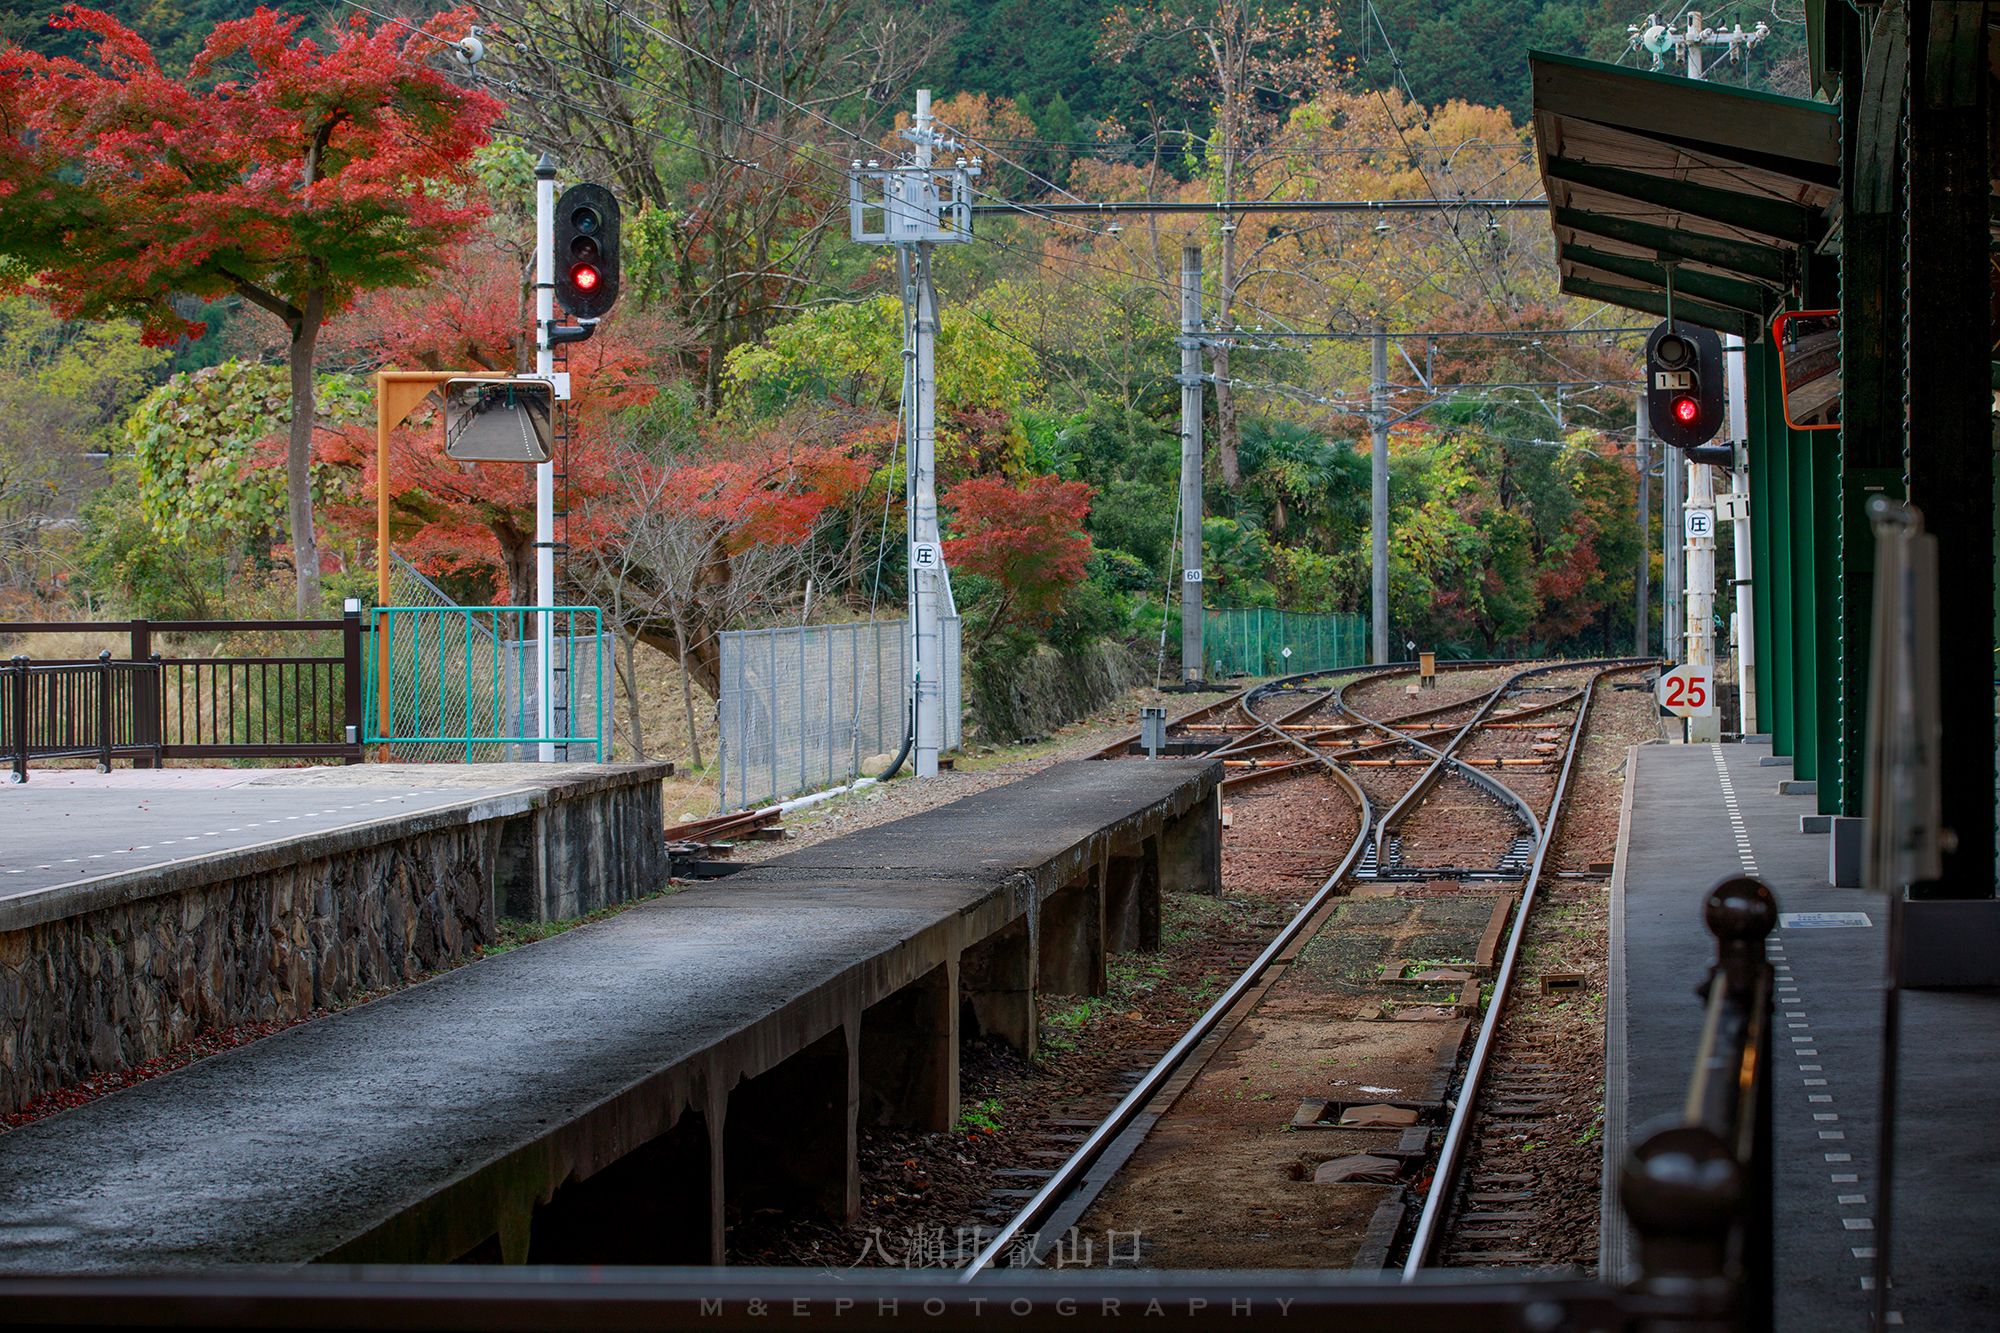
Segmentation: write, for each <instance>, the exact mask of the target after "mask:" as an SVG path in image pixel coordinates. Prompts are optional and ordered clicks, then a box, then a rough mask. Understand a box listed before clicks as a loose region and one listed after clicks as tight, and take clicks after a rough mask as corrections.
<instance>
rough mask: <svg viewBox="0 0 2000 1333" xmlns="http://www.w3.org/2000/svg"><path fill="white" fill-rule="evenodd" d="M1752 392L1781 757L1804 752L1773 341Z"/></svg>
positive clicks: (1760, 349) (1764, 677) (1787, 442)
mask: <svg viewBox="0 0 2000 1333" xmlns="http://www.w3.org/2000/svg"><path fill="white" fill-rule="evenodd" d="M1744 362H1745V366H1746V369H1747V371H1748V380H1749V386H1750V406H1751V412H1750V532H1751V545H1752V551H1751V554H1752V558H1753V559H1754V560H1755V562H1756V563H1755V565H1754V567H1753V568H1752V570H1751V574H1752V577H1753V578H1754V579H1755V588H1756V594H1757V596H1756V603H1757V605H1756V611H1757V658H1758V661H1757V669H1758V673H1759V675H1758V679H1757V698H1758V709H1759V711H1760V712H1761V713H1762V714H1763V717H1762V718H1761V720H1760V721H1759V723H1758V725H1759V726H1761V727H1762V728H1763V729H1764V730H1765V731H1767V732H1769V733H1770V734H1771V751H1772V753H1773V754H1781V755H1788V754H1793V753H1795V752H1796V748H1797V746H1796V736H1795V728H1794V727H1793V717H1794V713H1795V709H1794V701H1795V694H1794V689H1793V674H1792V632H1791V626H1792V501H1791V432H1790V431H1788V430H1787V429H1786V428H1785V401H1784V394H1783V391H1782V388H1781V387H1780V385H1779V382H1778V357H1777V351H1776V349H1775V348H1774V347H1773V346H1772V345H1771V340H1770V339H1769V338H1765V339H1762V340H1761V341H1759V342H1757V343H1754V344H1752V345H1751V346H1750V347H1749V348H1747V349H1746V354H1745V356H1744Z"/></svg>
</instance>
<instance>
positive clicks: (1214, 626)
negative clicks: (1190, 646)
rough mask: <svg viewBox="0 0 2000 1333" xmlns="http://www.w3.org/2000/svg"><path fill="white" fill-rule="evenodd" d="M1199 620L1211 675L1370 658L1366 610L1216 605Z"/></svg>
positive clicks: (1279, 672)
mask: <svg viewBox="0 0 2000 1333" xmlns="http://www.w3.org/2000/svg"><path fill="white" fill-rule="evenodd" d="M1202 626H1203V627H1202V637H1201V644H1202V652H1203V654H1204V655H1205V656H1206V657H1207V658H1208V662H1207V666H1206V671H1205V674H1206V675H1207V677H1208V679H1210V680H1220V679H1222V678H1224V677H1226V676H1234V675H1246V676H1285V675H1291V674H1294V673H1296V672H1300V671H1327V670H1331V669H1333V668H1335V667H1349V666H1361V665H1363V664H1365V663H1366V662H1367V661H1368V617H1366V616H1357V615H1349V614H1346V613H1335V614H1332V615H1320V614H1315V613H1312V612H1306V611H1277V610H1273V609H1271V608H1269V607H1262V606H1238V607H1218V608H1215V609H1212V610H1210V611H1209V612H1207V614H1206V615H1205V616H1204V618H1203V622H1202ZM1287 649H1289V650H1290V651H1289V653H1288V652H1287V651H1286V650H1287Z"/></svg>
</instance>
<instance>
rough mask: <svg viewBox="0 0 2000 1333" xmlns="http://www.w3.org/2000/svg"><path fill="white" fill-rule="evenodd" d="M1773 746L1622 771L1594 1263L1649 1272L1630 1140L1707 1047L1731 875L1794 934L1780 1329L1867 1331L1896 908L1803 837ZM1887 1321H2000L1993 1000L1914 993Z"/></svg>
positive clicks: (1786, 1009)
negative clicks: (1632, 1202) (1709, 982)
mask: <svg viewBox="0 0 2000 1333" xmlns="http://www.w3.org/2000/svg"><path fill="white" fill-rule="evenodd" d="M1770 753H1771V750H1770V747H1769V746H1768V745H1658V744H1655V745H1641V746H1635V747H1633V749H1632V751H1631V752H1630V756H1629V758H1628V767H1627V781H1626V784H1625V798H1624V809H1623V811H1622V814H1621V818H1620V825H1619V840H1618V856H1617V863H1616V870H1615V873H1614V875H1613V879H1612V888H1611V896H1612V903H1611V955H1612V956H1611V980H1610V985H1611V993H1610V995H1609V996H1608V1002H1607V1013H1606V1021H1607V1033H1606V1078H1605V1118H1606V1134H1605V1140H1606V1153H1605V1167H1606V1169H1605V1177H1604V1178H1605V1182H1606V1186H1605V1211H1604V1227H1603V1231H1602V1236H1603V1244H1602V1248H1601V1253H1600V1263H1599V1271H1600V1273H1601V1274H1602V1275H1603V1276H1605V1277H1607V1278H1611V1279H1613V1280H1618V1281H1624V1280H1628V1279H1630V1278H1631V1277H1633V1276H1634V1275H1635V1273H1636V1263H1635V1258H1634V1252H1633V1248H1632V1247H1633V1237H1632V1235H1631V1232H1630V1230H1629V1229H1628V1228H1627V1227H1626V1225H1625V1224H1624V1219H1623V1216H1622V1214H1621V1213H1620V1212H1619V1211H1618V1209H1617V1206H1616V1193H1615V1191H1616V1181H1617V1175H1618V1172H1617V1168H1618V1165H1619V1163H1620V1162H1621V1161H1622V1159H1623V1156H1624V1153H1625V1150H1626V1148H1627V1147H1628V1146H1629V1145H1630V1144H1631V1143H1632V1142H1636V1141H1637V1140H1638V1139H1639V1138H1640V1137H1642V1127H1643V1126H1644V1125H1645V1123H1646V1122H1647V1121H1649V1120H1651V1119H1653V1118H1654V1117H1657V1116H1669V1115H1676V1114H1678V1112H1679V1110H1680V1107H1681V1103H1682V1101H1683V1099H1684V1097H1685V1095H1686V1088H1687V1083H1688V1077H1689V1074H1690V1072H1691V1070H1692V1068H1693V1061H1694V1054H1695V1050H1696V1047H1697V1046H1698V1045H1699V1042H1700V1035H1701V1027H1702V1015H1703V1009H1702V1003H1701V1001H1700V999H1699V998H1698V997H1697V996H1696V994H1695V989H1694V988H1695V986H1696V985H1697V983H1699V982H1700V981H1701V980H1702V979H1703V978H1704V977H1705V976H1706V974H1707V969H1708V967H1709V965H1710V964H1711V963H1712V962H1713V961H1714V957H1715V943H1714V940H1713V937H1711V936H1710V935H1709V933H1708V931H1707V929H1706V928H1705V926H1704V925H1703V921H1702V899H1703V897H1704V896H1705V895H1706V893H1707V892H1708V890H1709V889H1710V888H1711V887H1712V886H1713V885H1714V884H1715V883H1716V882H1717V881H1718V880H1720V879H1723V878H1724V877H1726V876H1730V875H1737V874H1746V873H1747V874H1753V875H1756V876H1758V877H1759V878H1761V879H1763V880H1764V881H1765V882H1766V883H1767V884H1769V885H1770V886H1771V888H1772V889H1773V891H1774V892H1775V893H1776V895H1777V899H1778V906H1779V910H1780V914H1781V915H1780V918H1779V928H1778V929H1777V930H1776V931H1774V932H1773V933H1772V935H1771V937H1770V939H1769V941H1768V944H1767V947H1768V950H1769V953H1770V956H1771V958H1772V960H1773V962H1774V964H1775V966H1776V968H1777V973H1778V980H1777V988H1778V990H1777V1009H1776V1026H1775V1028H1774V1036H1775V1040H1774V1057H1773V1072H1774V1077H1775V1079H1776V1082H1775V1084H1774V1087H1773V1093H1774V1096H1773V1116H1774V1123H1773V1138H1774V1151H1775V1162H1774V1172H1773V1175H1774V1186H1775V1190H1776V1208H1775V1215H1776V1229H1777V1234H1776V1237H1775V1264H1776V1321H1777V1323H1776V1326H1777V1328H1778V1330H1780V1333H1821V1331H1822V1330H1830V1329H1854V1330H1860V1329H1865V1328H1867V1327H1868V1326H1869V1316H1870V1309H1871V1306H1872V1302H1873V1292H1872V1281H1873V1279H1872V1273H1873V1271H1874V1258H1875V1246H1876V1237H1877V1234H1878V1219H1879V1217H1880V1213H1879V1208H1880V1204H1881V1200H1880V1198H1879V1197H1878V1193H1877V1185H1876V1181H1877V1177H1876V1172H1877V1168H1878V1166H1879V1160H1878V1158H1879V1151H1878V1142H1877V1137H1878V1134H1879V1123H1880V1122H1879V1119H1878V1115H1879V1109H1880V1096H1881V1086H1880V1085H1881V1052H1882V1027H1883V978H1884V975H1885V965H1886V961H1887V958H1886V954H1887V935H1888V916H1887V910H1886V909H1887V903H1886V901H1885V900H1884V899H1883V898H1882V896H1881V895H1879V894H1873V893H1868V892H1866V891H1863V890H1860V889H1847V888H1835V887H1833V885H1832V883H1831V882H1830V880H1829V878H1828V867H1829V849H1828V840H1829V835H1828V834H1826V833H1804V832H1801V820H1800V817H1801V816H1802V815H1811V814H1813V813H1814V803H1813V799H1812V797H1810V796H1803V795H1788V794H1780V791H1779V782H1780V780H1781V779H1784V778H1788V777H1789V776H1790V770H1789V769H1788V768H1783V767H1769V766H1764V765H1760V764H1759V762H1758V761H1759V760H1760V759H1761V758H1763V757H1765V756H1767V755H1769V754H1770ZM1902 1014H1903V1017H1902V1024H1901V1044H1900V1052H1901V1054H1900V1060H1901V1076H1900V1086H1901V1094H1900V1096H1899V1099H1898V1103H1897V1136H1896V1137H1897V1142H1896V1160H1895V1169H1894V1176H1895V1180H1894V1196H1893V1199H1892V1201H1891V1203H1892V1207H1893V1224H1892V1227H1891V1229H1890V1234H1891V1237H1892V1241H1893V1245H1892V1256H1891V1257H1892V1260H1893V1271H1894V1279H1893V1281H1894V1287H1893V1289H1892V1295H1891V1300H1890V1301H1889V1308H1890V1310H1891V1311H1892V1322H1896V1323H1900V1324H1901V1325H1902V1326H1904V1327H1909V1328H1930V1329H1938V1330H1953V1331H1954V1333H1956V1331H1958V1330H1972V1329H1992V1328H2000V1283H1996V1280H1995V1279H1996V1274H2000V1265H1996V1264H1995V1263H1994V1262H1993V1258H1992V1237H1993V1236H1994V1235H1995V1234H2000V1191H1996V1189H1995V1188H1994V1184H1995V1182H1994V1163H1995V1160H1996V1157H1995V1149H1994V1146H1993V1145H1994V1144H1996V1143H2000V1102H1996V1100H1995V1098H1994V1097H1993V1087H1994V1085H1995V1078H1996V1076H2000V991H1996V990H1979V989H1956V990H1910V989H1905V990H1904V991H1903V992H1902Z"/></svg>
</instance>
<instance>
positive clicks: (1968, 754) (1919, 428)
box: [1903, 0, 1995, 898]
mask: <svg viewBox="0 0 2000 1333" xmlns="http://www.w3.org/2000/svg"><path fill="white" fill-rule="evenodd" d="M1909 16H1910V28H1909V51H1910V66H1911V68H1910V82H1909V87H1910V101H1909V107H1908V111H1907V116H1906V122H1907V128H1906V140H1905V142H1906V143H1907V145H1908V160H1907V162H1906V164H1905V190H1904V195H1903V197H1904V202H1905V213H1904V217H1905V219H1906V225H1907V227H1908V233H1907V235H1908V255H1909V304H1908V308H1907V310H1906V312H1905V319H1904V325H1903V327H1904V330H1905V335H1906V339H1907V341H1906V343H1905V346H1906V347H1907V349H1908V358H1909V359H1908V365H1907V368H1906V372H1905V373H1906V382H1907V384H1908V397H1907V402H1908V416H1907V418H1906V420H1907V423H1908V428H1909V433H1908V435H1907V437H1906V442H1905V449H1906V461H1907V465H1908V468H1909V476H1910V500H1911V501H1912V502H1913V503H1914V504H1915V505H1916V506H1917V507H1918V508H1920V509H1921V510H1922V511H1923V515H1924V524H1925V526H1926V527H1927V528H1928V529H1929V530H1930V531H1931V532H1932V533H1933V534H1934V535H1935V536H1936V537H1937V561H1938V571H1939V580H1940V583H1941V585H1942V586H1941V588H1940V590H1939V592H1940V598H1939V600H1940V604H1941V605H1940V615H1939V617H1938V621H1939V624H1938V653H1937V656H1938V705H1939V710H1940V713H1941V714H1942V716H1943V719H1944V726H1943V729H1942V735H1941V736H1940V738H1939V745H1938V789H1939V792H1940V804H1941V807H1942V819H1941V823H1942V826H1943V827H1944V828H1946V829H1949V830H1951V833H1952V847H1951V850H1949V851H1947V852H1946V853H1945V856H1944V874H1943V875H1942V876H1941V877H1939V878H1938V879H1937V880H1934V881H1931V882H1929V883H1925V884H1919V885H1916V886H1915V887H1914V888H1913V889H1912V890H1911V892H1912V894H1913V895H1914V896H1917V897H1927V898H1990V897H1992V896H1993V892H1994V867H1993V854H1994V843H1995V837H1994V808H1993V806H1994V776H1995V774H1994V740H1993V621H1992V619H1991V618H1990V617H1989V616H1988V615H1987V614H1986V607H1987V606H1988V605H1989V604H1990V603H1991V602H1992V600H1993V579H1994V571H1993V502H1992V496H1993V421H1992V409H1993V404H1992V390H1991V387H1990V385H1991V380H1992V371H1991V366H1990V352H1989V349H1990V348H1991V346H1992V314H1991V310H1990V306H1989V302H1990V297H1989V292H1990V290H1991V288H1990V281H1989V279H1990V274H1991V260H1990V258H1989V255H1988V240H1987V236H1988V228H1987V218H1988V199H1989V194H1990V189H1991V187H1990V184H1989V176H1990V168H1989V165H1988V153H1987V133H1988V127H1987V119H1986V98H1987V85H1988V81H1989V80H1988V74H1987V51H1988V38H1987V29H1986V22H1987V19H1986V7H1985V6H1984V5H1982V4H1964V3H1952V0H1931V3H1928V4H1923V3H1918V4H1913V5H1912V6H1911V7H1910V10H1909Z"/></svg>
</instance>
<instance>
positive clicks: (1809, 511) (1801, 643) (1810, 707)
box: [1785, 430, 1820, 782]
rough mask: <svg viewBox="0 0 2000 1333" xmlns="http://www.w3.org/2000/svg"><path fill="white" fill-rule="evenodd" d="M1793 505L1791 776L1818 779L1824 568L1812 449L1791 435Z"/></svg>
mask: <svg viewBox="0 0 2000 1333" xmlns="http://www.w3.org/2000/svg"><path fill="white" fill-rule="evenodd" d="M1786 435H1787V436H1788V437H1789V438H1788V439H1787V440H1786V447H1785V464H1786V467H1785V479H1786V482H1787V485H1788V490H1789V498H1790V501H1791V511H1792V512H1791V531H1790V533H1789V534H1788V535H1789V536H1790V538H1791V547H1792V550H1791V574H1792V623H1791V637H1792V776H1793V777H1795V778H1802V779H1805V780H1807V781H1812V782H1816V781H1818V780H1819V718H1820V713H1819V653H1818V645H1819V611H1820V607H1819V570H1818V569H1817V568H1816V567H1815V565H1816V562H1817V560H1818V550H1817V541H1816V538H1817V536H1818V528H1817V526H1816V518H1815V514H1814V509H1815V506H1814V503H1813V501H1814V498H1815V496H1814V491H1815V487H1814V485H1813V482H1814V477H1813V454H1812V446H1811V445H1810V444H1808V443H1807V442H1806V441H1804V440H1803V439H1801V438H1800V435H1799V433H1798V432H1795V431H1789V430H1788V431H1786Z"/></svg>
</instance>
